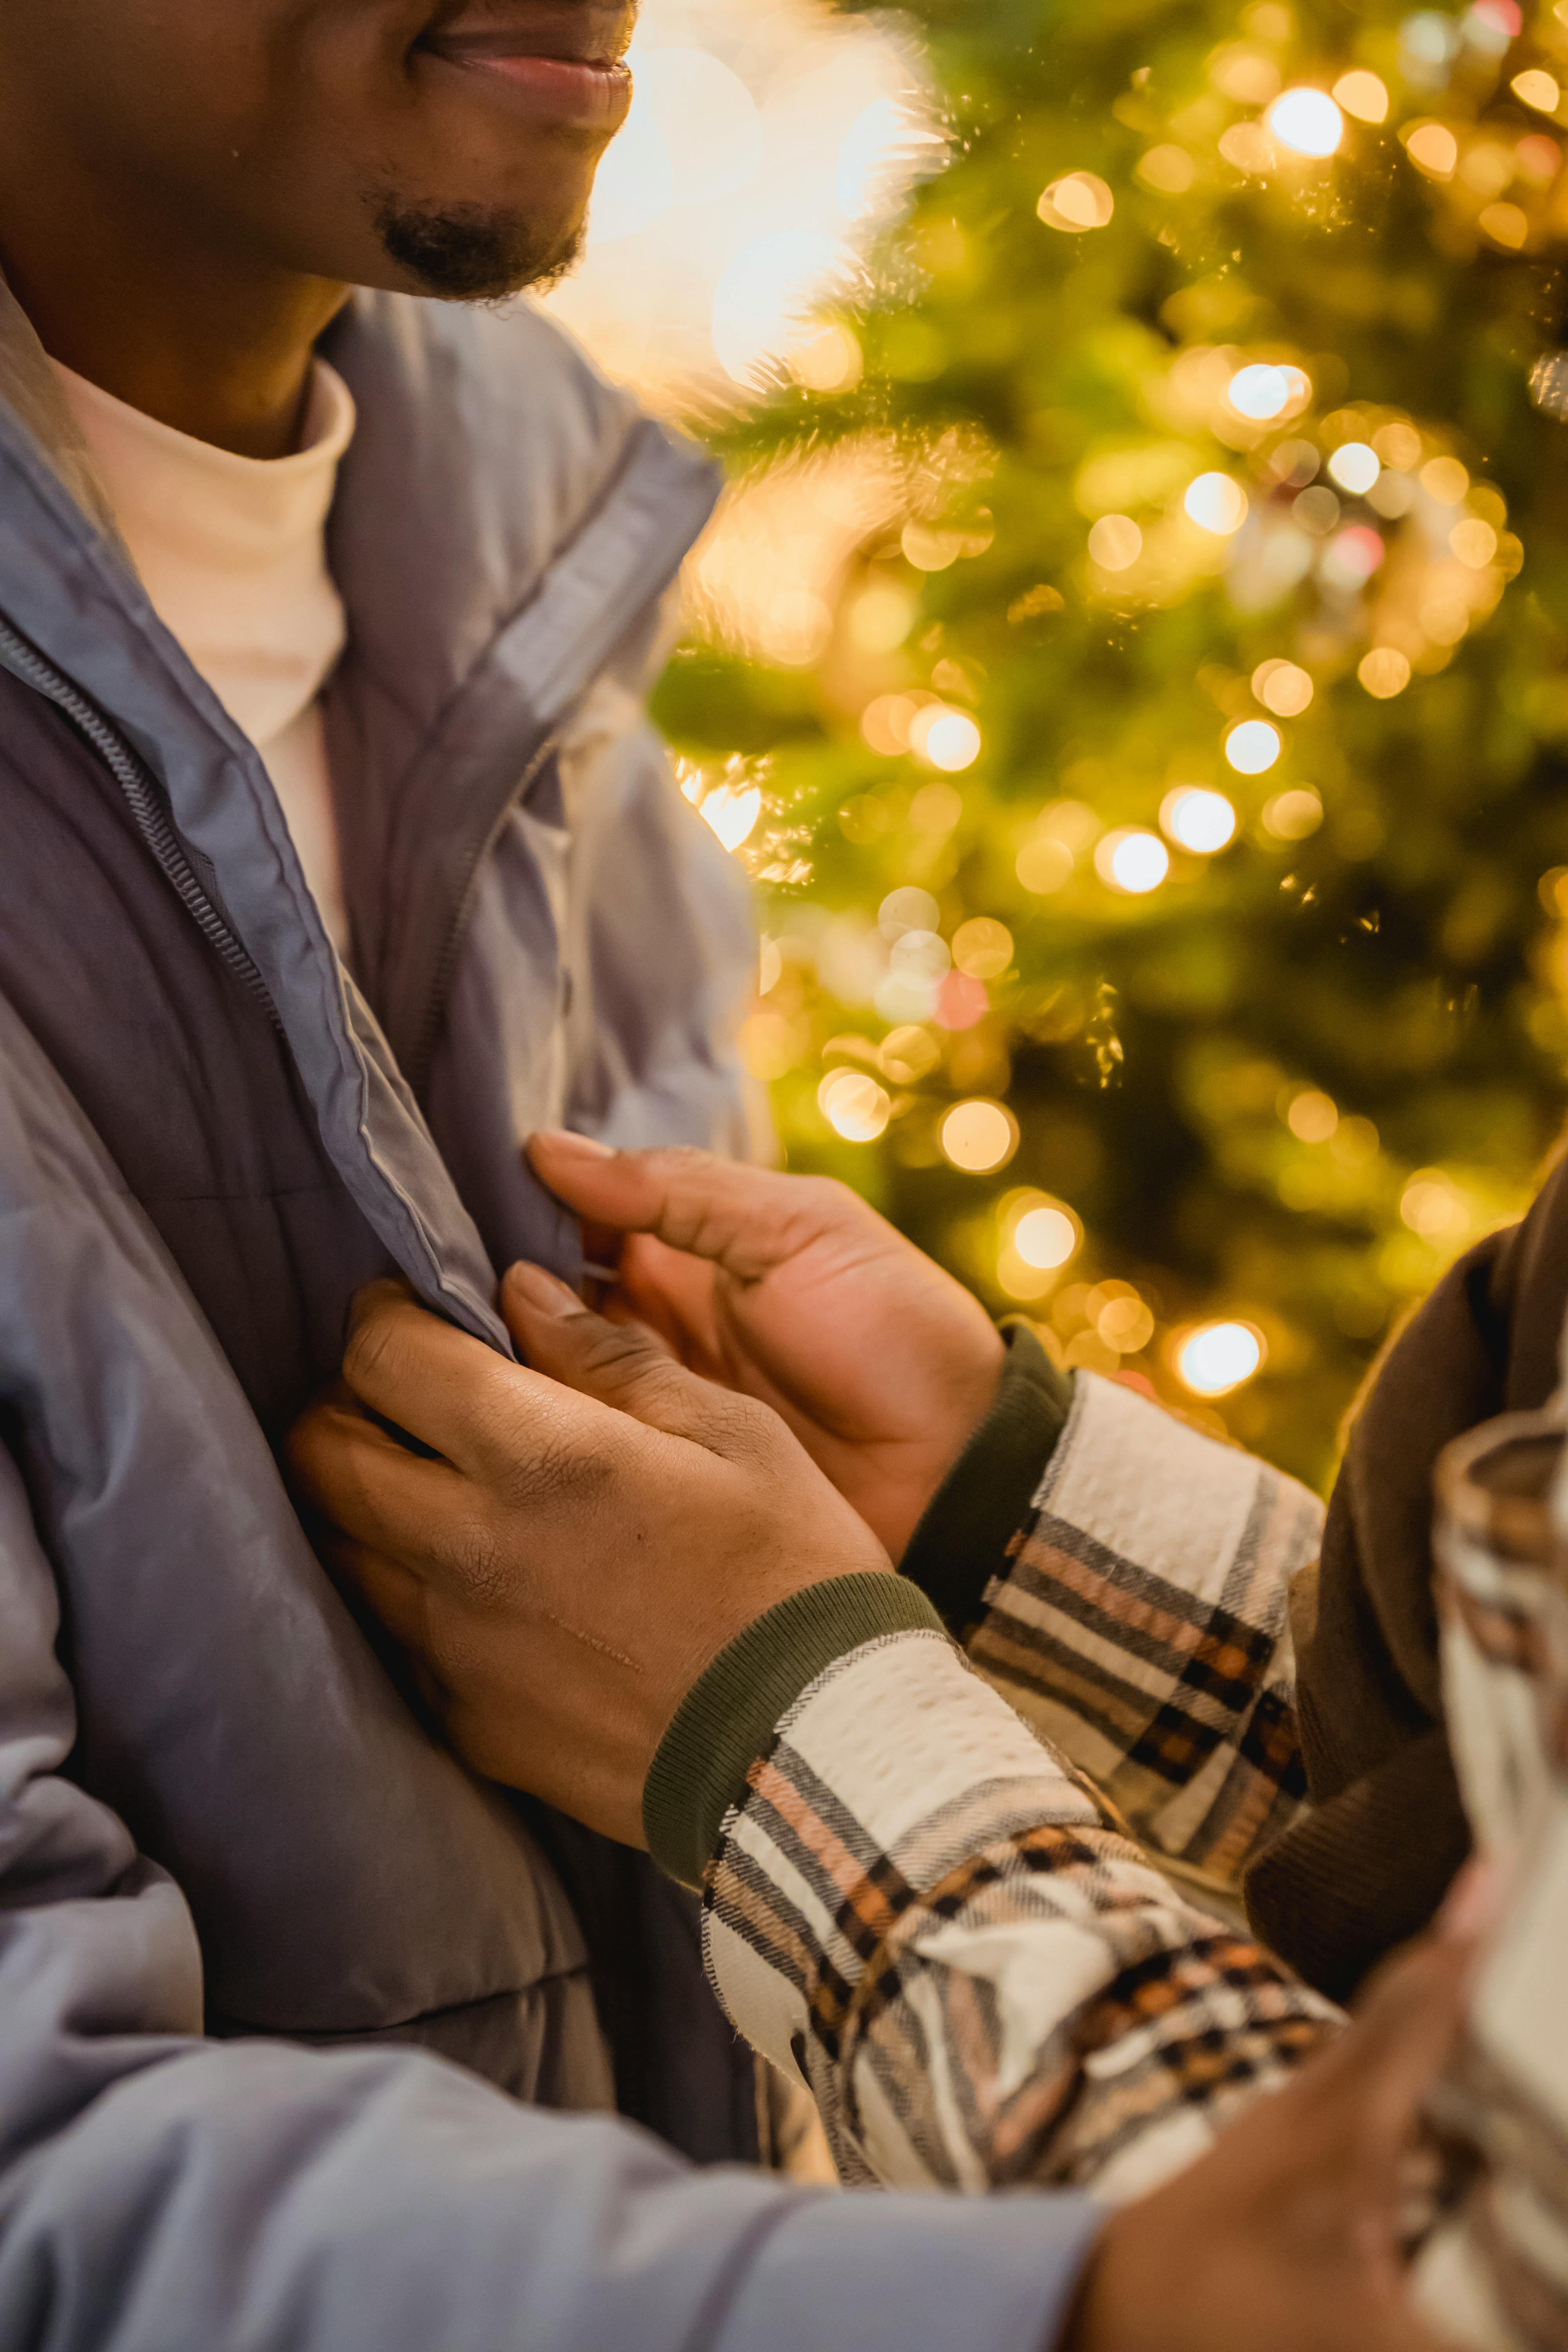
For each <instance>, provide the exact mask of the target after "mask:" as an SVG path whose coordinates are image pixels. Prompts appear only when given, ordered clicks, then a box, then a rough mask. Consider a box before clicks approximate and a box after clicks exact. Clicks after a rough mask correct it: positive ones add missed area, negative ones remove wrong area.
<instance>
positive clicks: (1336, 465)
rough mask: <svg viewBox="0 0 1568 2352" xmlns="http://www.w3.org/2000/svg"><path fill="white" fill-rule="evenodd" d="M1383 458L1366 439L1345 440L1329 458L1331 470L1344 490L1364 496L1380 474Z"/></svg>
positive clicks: (1360, 496) (1333, 476)
mask: <svg viewBox="0 0 1568 2352" xmlns="http://www.w3.org/2000/svg"><path fill="white" fill-rule="evenodd" d="M1382 471H1383V460H1382V458H1381V457H1379V456H1378V454H1377V451H1376V450H1375V449H1374V448H1373V446H1371V444H1370V443H1369V442H1366V441H1345V442H1342V444H1341V446H1339V448H1337V449H1336V450H1335V451H1334V454H1333V456H1332V457H1331V458H1330V459H1329V472H1330V474H1331V476H1332V478H1333V479H1334V480H1335V481H1336V482H1337V483H1338V484H1339V486H1340V488H1341V489H1342V490H1349V491H1350V492H1351V493H1352V496H1354V497H1357V498H1364V497H1365V495H1366V493H1367V491H1368V490H1370V489H1371V488H1372V486H1373V482H1375V481H1376V479H1377V478H1378V476H1379V474H1381V473H1382Z"/></svg>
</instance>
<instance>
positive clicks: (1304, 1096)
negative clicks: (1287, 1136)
mask: <svg viewBox="0 0 1568 2352" xmlns="http://www.w3.org/2000/svg"><path fill="white" fill-rule="evenodd" d="M1339 1123H1340V1112H1339V1105H1338V1104H1337V1103H1336V1102H1335V1101H1334V1098H1333V1097H1332V1096H1331V1095H1326V1094H1324V1093H1322V1092H1321V1089H1320V1088H1319V1087H1299V1088H1298V1089H1297V1091H1296V1092H1295V1093H1294V1094H1293V1095H1292V1096H1291V1097H1290V1101H1289V1108H1288V1109H1287V1110H1286V1113H1285V1124H1286V1126H1287V1127H1288V1128H1289V1130H1290V1132H1291V1134H1292V1135H1293V1136H1295V1138H1296V1139H1297V1140H1298V1142H1300V1143H1327V1142H1328V1141H1329V1139H1330V1138H1331V1136H1332V1135H1333V1133H1334V1131H1335V1129H1337V1128H1338V1126H1339Z"/></svg>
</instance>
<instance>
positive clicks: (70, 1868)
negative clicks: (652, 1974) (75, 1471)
mask: <svg viewBox="0 0 1568 2352" xmlns="http://www.w3.org/2000/svg"><path fill="white" fill-rule="evenodd" d="M59 1639H60V1625H59V1611H58V1599H57V1588H56V1584H55V1580H54V1577H53V1574H52V1572H51V1570H50V1568H49V1565H48V1562H47V1559H46V1558H45V1556H44V1554H43V1552H42V1550H41V1549H40V1547H39V1544H38V1542H37V1538H36V1534H35V1530H34V1526H33V1521H32V1517H31V1513H30V1510H29V1507H28V1502H27V1498H26V1493H25V1490H24V1487H23V1485H22V1482H21V1479H20V1477H19V1475H18V1474H17V1471H16V1466H15V1464H14V1463H13V1461H12V1459H11V1457H10V1455H9V1454H8V1453H7V1452H6V1451H5V1448H4V1447H3V1446H0V2343H3V2344H4V2345H5V2347H6V2352H43V2347H48V2352H221V2347H225V2346H230V2345H233V2346H238V2345H241V2344H243V2345H244V2346H246V2347H247V2352H361V2347H364V2352H369V2347H375V2352H405V2348H406V2352H427V2347H430V2346H431V2345H434V2344H437V2343H438V2344H440V2345H442V2346H443V2347H447V2352H499V2347H504V2346H506V2345H509V2344H518V2345H521V2344H523V2343H526V2344H527V2345H528V2346H529V2347H531V2352H583V2347H589V2346H616V2345H629V2344H636V2345H637V2346H638V2347H642V2352H696V2347H698V2346H701V2347H703V2352H786V2347H789V2352H793V2347H795V2346H798V2345H800V2344H802V2343H811V2342H818V2341H825V2340H826V2338H827V2337H828V2336H829V2335H833V2336H837V2335H840V2334H842V2335H845V2336H847V2337H848V2338H850V2339H852V2340H853V2341H854V2342H855V2343H856V2344H857V2345H858V2346H865V2347H878V2346H886V2347H888V2352H892V2347H895V2346H897V2347H900V2352H921V2347H931V2352H939V2347H948V2346H950V2345H952V2344H954V2343H959V2342H963V2343H965V2344H968V2345H973V2346H975V2347H985V2352H991V2347H994V2352H1040V2347H1043V2346H1047V2345H1049V2343H1050V2342H1051V2341H1052V2340H1053V2339H1054V2336H1055V2333H1056V2329H1057V2327H1058V2323H1059V2320H1060V2316H1061V2314H1062V2312H1063V2309H1064V2307H1065V2305H1066V2302H1067V2300H1068V2297H1069V2295H1070V2294H1071V2291H1072V2286H1073V2284H1074V2281H1075V2280H1076V2277H1077V2275H1078V2272H1079V2266H1080V2263H1081V2261H1082V2258H1083V2254H1084V2252H1085V2251H1086V2249H1087V2247H1088V2244H1089V2240H1090V2238H1091V2236H1092V2234H1093V2231H1094V2229H1095V2226H1096V2224H1095V2220H1094V2216H1093V2214H1092V2211H1091V2210H1090V2209H1089V2207H1087V2206H1086V2205H1084V2204H1083V2203H1081V2202H1080V2201H1079V2200H1074V2199H1060V2200H1056V2199H1047V2200H1029V2201H1028V2202H1026V2203H1019V2202H1016V2201H1014V2200H1007V2201H1005V2202H1003V2203H998V2204H995V2205H991V2206H982V2207H973V2206H958V2205H952V2206H937V2207H934V2208H933V2206H932V2204H931V2201H930V2200H927V2199H923V2198H922V2199H903V2198H897V2197H894V2198H883V2197H871V2198H867V2199H861V2198H840V2197H835V2196H831V2195H827V2196H824V2195H821V2194H819V2193H815V2192H812V2191H810V2190H805V2189H793V2188H788V2187H786V2186H784V2184H782V2183H778V2182H774V2181H771V2180H768V2179H764V2178H763V2177H762V2176H759V2175H749V2174H745V2173H742V2172H725V2173H696V2172H693V2171H691V2170H689V2169H688V2168H686V2167H684V2166H683V2165H682V2164H681V2163H680V2162H679V2160H678V2159H677V2158H674V2157H673V2156H671V2155H670V2154H668V2152H667V2151H666V2150H665V2149H663V2148H662V2147H659V2146H658V2144H657V2143H656V2142H654V2141H653V2140H651V2139H648V2138H647V2137H643V2136H642V2135H640V2134H638V2133H637V2132H634V2131H632V2130H631V2129H629V2128H628V2127H627V2126H624V2125H622V2124H619V2123H616V2122H614V2121H611V2120H607V2119H605V2118H600V2117H587V2116H584V2117H581V2118H574V2119H567V2118H564V2117H560V2116H547V2115H544V2114H542V2113H541V2112H538V2111H531V2110H529V2109H526V2108H523V2107H521V2106H518V2105H514V2104H513V2103H512V2102H511V2101H510V2100H508V2099H506V2098H504V2097H503V2096H502V2095H500V2093H498V2092H495V2091H493V2090H491V2089H490V2088H489V2087H488V2086H487V2085H485V2084H480V2083H479V2082H478V2081H477V2080H475V2079H474V2078H472V2077H470V2076H468V2075H467V2074H463V2073H461V2072H459V2071H458V2070H457V2069H456V2068H453V2067H449V2066H447V2065H444V2064H442V2063H438V2062H437V2061H435V2060H432V2059H429V2058H427V2057H425V2056H423V2055H416V2054H412V2053H410V2054H405V2053H398V2052H387V2051H379V2052H377V2053H374V2054H364V2055H362V2054H358V2053H352V2054H338V2053H310V2052H306V2051H302V2050H296V2049H292V2048H289V2047H288V2046H285V2045H282V2044H274V2043H266V2044H263V2043H256V2042H253V2043H226V2044H219V2043H212V2042H205V2041H204V2040H203V2039H202V2036H201V2008H202V1985H201V1959H200V1954H199V1951H198V1948H197V1943H196V1937H195V1929H194V1927H193V1925H192V1921H191V1917H190V1914H189V1912H188V1910H187V1908H186V1906H185V1904H184V1899H183V1898H182V1896H181V1895H180V1893H179V1891H178V1889H177V1888H176V1887H175V1886H174V1885H173V1884H172V1883H171V1882H170V1880H169V1879H168V1878H167V1877H166V1876H165V1875H164V1874H163V1873H162V1872H160V1871H159V1870H157V1869H155V1868H154V1867H153V1865H152V1864H149V1863H147V1862H146V1861H145V1860H143V1859H142V1858H141V1857H140V1856H139V1855H138V1854H137V1853H136V1851H135V1849H134V1846H133V1844H132V1840H131V1839H130V1837H129V1835H128V1834H127V1832H126V1831H125V1829H124V1827H123V1826H122V1824H121V1822H119V1821H118V1820H117V1819H116V1818H115V1817H114V1815H113V1814H112V1813H110V1811H107V1810H106V1809H105V1808H104V1807H103V1806H102V1805H100V1803H98V1802H97V1801H95V1800H93V1799H92V1798H91V1797H89V1796H88V1795H87V1794H85V1793H84V1792H83V1791H82V1790H80V1789H79V1788H77V1787H76V1786H75V1785H74V1784H73V1782H72V1781H71V1780H69V1778H68V1777H67V1775H66V1774H65V1772H64V1771H63V1770H62V1767H63V1766H64V1765H65V1763H66V1761H67V1759H68V1756H69V1753H70V1749H71V1746H72V1741H73V1738H74V1734H75V1716H74V1707H73V1703H72V1696H71V1690H70V1686H69V1683H68V1677H67V1675H66V1673H65V1671H64V1669H63V1667H62V1665H61V1664H60V1662H59V1658H58V1654H57V1650H58V1643H59Z"/></svg>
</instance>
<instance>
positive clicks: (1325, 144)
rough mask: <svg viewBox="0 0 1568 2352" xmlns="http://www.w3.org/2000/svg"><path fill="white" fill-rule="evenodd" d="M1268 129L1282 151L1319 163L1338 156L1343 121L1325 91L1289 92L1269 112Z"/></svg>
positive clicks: (1292, 90)
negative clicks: (1287, 148)
mask: <svg viewBox="0 0 1568 2352" xmlns="http://www.w3.org/2000/svg"><path fill="white" fill-rule="evenodd" d="M1268 128H1269V130H1270V131H1272V132H1273V133H1274V136H1275V138H1276V139H1278V140H1279V143H1280V145H1281V146H1282V147H1289V149H1290V150H1291V151H1292V152H1293V153H1295V154H1297V155H1310V156H1312V157H1314V158H1316V159H1317V160H1318V161H1320V162H1321V161H1322V160H1324V159H1325V158H1327V157H1328V156H1330V155H1334V154H1337V153H1338V152H1339V147H1340V142H1341V141H1342V139H1343V137H1344V135H1345V119H1344V116H1343V115H1342V113H1341V112H1340V110H1339V108H1338V107H1337V106H1336V105H1335V104H1334V101H1333V100H1332V99H1331V97H1330V96H1329V94H1328V91H1327V90H1326V89H1306V88H1302V89H1288V90H1286V91H1284V92H1283V93H1282V94H1281V96H1279V98H1277V99H1276V100H1275V101H1274V103H1273V105H1272V106H1271V107H1270V108H1269V110H1268Z"/></svg>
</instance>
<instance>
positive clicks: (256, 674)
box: [54, 360, 354, 955]
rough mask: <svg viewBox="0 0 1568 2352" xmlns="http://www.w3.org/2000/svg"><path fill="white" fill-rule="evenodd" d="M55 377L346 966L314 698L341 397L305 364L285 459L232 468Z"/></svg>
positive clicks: (136, 556)
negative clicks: (284, 824)
mask: <svg viewBox="0 0 1568 2352" xmlns="http://www.w3.org/2000/svg"><path fill="white" fill-rule="evenodd" d="M54 368H55V373H56V375H57V376H58V379H59V383H60V389H61V391H62V392H63V393H64V394H65V397H66V400H67V401H68V404H69V406H70V410H71V414H72V415H73V416H74V417H75V418H76V421H77V424H78V425H79V427H80V429H81V431H82V434H83V435H84V436H85V438H86V441H87V445H88V447H89V450H90V452H91V454H92V457H93V460H94V462H95V464H96V466H97V467H98V471H99V474H100V478H101V479H102V482H103V487H104V488H105V490H106V491H107V492H108V494H109V500H110V505H111V506H112V508H113V509H114V514H115V519H116V520H117V521H118V523H119V525H120V529H121V535H122V537H123V538H124V541H125V543H126V545H127V546H128V547H129V549H130V551H131V553H132V559H133V560H134V562H135V565H136V569H137V571H138V572H140V574H141V576H142V585H143V587H144V588H145V589H146V591H147V594H148V597H149V599H150V601H151V603H152V605H153V611H154V612H155V613H156V614H157V615H158V617H159V619H160V620H161V621H162V622H163V625H164V626H165V628H167V629H168V631H169V632H170V635H172V636H174V637H175V638H176V639H177V640H178V642H179V644H180V645H181V646H182V647H183V648H184V652H185V654H186V656H188V658H189V660H190V662H191V664H192V666H193V667H194V668H195V669H197V670H199V671H200V673H201V675H202V677H204V678H205V680H206V682H207V684H208V686H210V687H211V688H212V690H213V692H214V693H215V694H216V697H217V698H218V700H219V701H220V702H221V703H222V704H223V706H224V709H226V711H227V712H228V715H229V717H230V718H231V719H233V720H234V722H235V724H236V726H237V727H239V728H241V729H242V730H243V731H244V732H245V733H246V734H247V735H248V736H249V738H250V740H251V741H252V742H253V743H254V744H255V746H256V748H257V750H258V751H259V752H260V754H261V758H262V761H263V762H264V763H265V765H266V769H267V772H268V776H269V777H270V778H271V780H272V787H273V790H274V791H275V792H276V793H277V795H278V799H279V805H280V806H281V808H282V811H283V814H284V816H285V818H286V819H287V820H288V824H289V832H290V834H291V835H293V839H294V846H295V848H296V849H297V850H298V852H299V856H300V865H301V866H302V867H303V868H304V873H305V879H306V881H307V882H308V883H309V884H310V889H311V892H312V894H313V895H314V898H315V900H316V904H317V906H318V907H319V908H321V919H322V921H323V922H324V923H325V924H326V927H327V929H328V932H329V933H330V935H331V940H332V942H333V944H334V945H335V946H336V948H337V949H338V951H339V953H340V954H342V955H346V954H347V952H348V917H347V913H346V911H345V909H344V906H343V890H342V867H341V865H340V862H339V856H338V835H337V824H336V820H335V818H334V816H333V813H332V797H331V777H330V775H329V772H328V768H327V749H326V737H325V730H323V727H322V724H321V701H320V696H321V688H322V687H323V686H324V685H325V683H326V681H327V678H328V677H329V676H330V674H331V670H332V667H333V665H334V664H335V663H336V661H337V658H338V656H339V655H340V654H341V653H342V649H343V639H344V635H345V625H344V619H343V608H342V600H341V598H340V597H339V595H338V592H337V590H336V588H335V587H334V586H333V584H332V578H331V572H329V571H328V569H327V551H326V525H327V516H328V514H329V512H330V511H331V503H332V495H333V492H334V490H335V488H336V487H337V474H338V464H339V461H340V459H341V458H342V455H343V452H344V450H345V449H346V448H347V447H348V446H349V443H350V441H351V440H352V439H353V430H354V404H353V395H352V394H351V393H350V391H349V388H348V386H347V384H346V383H344V382H343V380H342V377H341V376H340V375H338V374H336V373H334V372H333V370H332V369H331V368H330V367H328V366H327V364H326V362H324V361H323V360H318V361H317V362H316V363H315V372H314V374H313V377H312V379H311V384H310V398H309V401H308V403H307V406H306V413H305V424H304V430H303V432H302V433H301V435H300V447H299V449H298V450H297V451H296V452H295V454H294V455H293V457H272V458H262V457H236V456H235V455H234V454H233V452H232V451H230V450H227V449H217V448H215V447H213V446H212V445H211V443H209V442H206V441H194V440H192V439H191V437H190V436H189V435H188V434H184V433H176V432H175V431H174V429H173V427H172V426H170V425H160V424H159V423H158V422H157V420H156V419H155V418H154V417H151V416H144V415H142V412H141V410H140V409H137V408H128V407H127V406H126V404H125V403H124V402H123V401H122V400H116V399H114V398H113V397H112V395H111V394H109V393H107V392H102V391H100V389H99V387H98V385H97V384H95V383H88V382H87V380H86V378H85V377H83V376H79V375H74V374H73V373H71V371H70V369H69V368H67V367H62V366H61V365H60V364H59V362H58V361H56V362H54Z"/></svg>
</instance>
